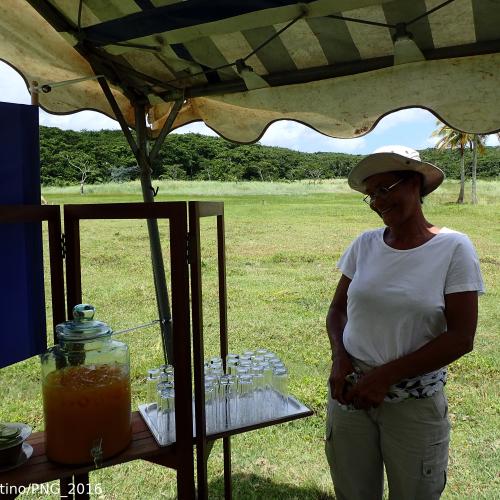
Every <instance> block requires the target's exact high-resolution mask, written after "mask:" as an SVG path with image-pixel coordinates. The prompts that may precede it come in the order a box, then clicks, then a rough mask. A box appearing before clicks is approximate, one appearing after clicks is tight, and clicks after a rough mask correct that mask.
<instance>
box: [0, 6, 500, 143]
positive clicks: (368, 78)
mask: <svg viewBox="0 0 500 500" xmlns="http://www.w3.org/2000/svg"><path fill="white" fill-rule="evenodd" d="M499 27H500V0H392V1H391V0H316V1H304V2H301V3H298V2H292V1H290V0H253V1H247V2H246V1H235V0H210V1H203V0H184V1H181V0H106V1H100V0H2V1H1V2H0V59H2V60H3V61H5V62H7V63H9V64H10V65H11V66H13V67H14V68H16V69H17V70H18V71H19V72H20V73H21V74H22V75H23V76H24V78H25V80H26V82H27V84H28V85H29V84H30V82H32V81H36V82H38V83H39V86H38V87H37V88H38V89H39V90H40V105H41V106H42V107H43V108H44V109H45V110H47V111H49V112H51V113H70V112H74V111H78V110H82V109H94V110H97V111H101V112H103V113H105V114H107V115H109V116H112V117H114V116H115V113H114V112H113V109H112V108H111V107H110V104H109V101H108V100H107V99H106V97H105V95H104V94H103V92H102V89H101V85H100V84H99V82H98V81H97V80H95V79H94V80H85V81H81V82H79V83H73V84H68V85H66V84H61V85H57V84H58V83H60V82H65V81H68V80H75V79H79V78H84V77H91V76H95V75H102V76H103V77H105V79H106V81H107V82H108V83H109V86H110V87H111V89H112V92H113V95H114V97H115V99H116V102H117V104H118V106H119V108H120V109H121V111H122V113H123V115H124V117H125V120H126V121H127V123H128V124H129V125H130V126H134V124H135V117H134V103H136V102H143V103H144V102H147V106H148V121H149V127H150V129H151V132H152V135H155V134H158V133H159V131H160V130H161V128H162V126H163V124H164V122H165V120H166V119H167V116H168V115H169V113H170V111H171V109H172V107H173V106H174V103H175V102H177V103H178V106H180V104H181V103H182V106H181V108H180V112H179V113H178V114H177V116H176V119H175V121H174V123H173V128H176V127H179V126H181V125H184V124H186V123H189V122H192V121H197V120H202V121H204V122H205V123H206V124H207V125H208V126H209V127H211V128H212V129H213V130H215V131H216V132H217V133H218V134H220V135H221V136H223V137H226V138H227V139H230V140H233V141H236V142H243V143H248V142H254V141H256V140H258V139H259V138H260V137H261V136H262V134H263V133H264V131H265V129H266V128H267V127H268V126H269V125H270V124H271V123H272V122H274V121H276V120H282V119H287V120H295V121H298V122H302V123H304V124H306V125H308V126H310V127H312V128H314V129H316V130H317V131H319V132H322V133H324V134H327V135H329V136H332V137H342V138H348V137H355V136H359V135H363V134H365V133H366V132H368V131H369V130H371V129H372V128H373V127H374V126H375V124H376V123H377V121H379V120H380V119H381V118H382V117H383V116H384V115H385V114H387V113H390V112H392V111H394V110H398V109H402V108H405V107H414V106H417V107H423V108H427V109H429V110H430V111H432V112H433V113H434V114H435V115H436V116H437V117H439V118H440V119H441V120H442V121H444V122H445V123H447V124H449V125H451V126H452V127H454V128H456V129H458V130H462V131H466V132H474V133H490V132H494V131H497V130H499V129H500V113H499V112H498V111H499V109H498V103H499V102H500V28H499ZM415 53H416V54H417V56H416V57H415ZM47 84H48V85H47ZM50 84H53V85H50ZM44 90H50V92H48V93H45V92H44ZM115 111H116V110H115Z"/></svg>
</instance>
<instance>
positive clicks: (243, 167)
mask: <svg viewBox="0 0 500 500" xmlns="http://www.w3.org/2000/svg"><path fill="white" fill-rule="evenodd" d="M420 154H421V156H422V159H423V160H425V161H429V162H431V163H434V164H436V165H438V166H439V167H440V168H442V169H443V170H444V171H445V173H446V175H447V177H448V178H452V179H459V178H460V156H459V153H458V151H449V150H446V151H439V150H436V149H432V148H429V149H424V150H422V151H420ZM361 157H362V156H361V155H351V154H346V153H301V152H298V151H293V150H290V149H286V148H280V147H271V146H262V145H260V144H252V145H241V144H234V143H231V142H228V141H226V140H224V139H221V138H218V137H211V136H205V135H200V134H171V135H170V136H169V137H168V138H167V139H166V141H165V143H164V144H163V146H162V148H161V150H160V153H159V155H158V158H157V161H156V162H155V164H154V165H153V166H152V168H153V172H152V177H153V178H154V179H177V180H181V179H182V180H186V179H187V180H189V179H197V180H221V181H247V180H257V181H276V180H289V181H293V180H301V179H311V180H319V179H332V178H339V177H346V176H347V174H348V172H349V170H350V169H351V168H352V167H353V166H354V165H355V164H356V163H357V162H358V161H359V160H360V158H361ZM40 160H41V178H42V184H43V185H68V184H77V183H79V182H81V180H82V175H83V174H85V176H86V179H85V182H86V183H89V184H97V183H103V182H113V181H115V182H121V181H128V180H134V179H136V178H138V177H139V170H138V168H137V163H136V160H135V158H134V156H133V154H132V152H131V150H130V148H129V146H128V143H127V142H126V140H125V138H124V136H123V134H122V132H121V131H119V130H101V131H85V130H84V131H80V132H75V131H71V130H61V129H58V128H55V127H40ZM471 163H472V155H471V153H470V152H468V151H467V152H466V153H465V164H466V170H467V172H470V168H471ZM499 173H500V147H487V148H486V149H485V152H484V153H483V154H482V155H481V156H480V157H479V158H478V168H477V176H478V177H479V178H495V177H497V176H498V175H499Z"/></svg>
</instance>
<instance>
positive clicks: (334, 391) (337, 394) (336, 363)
mask: <svg viewBox="0 0 500 500" xmlns="http://www.w3.org/2000/svg"><path fill="white" fill-rule="evenodd" d="M353 371H354V366H353V364H352V361H351V358H350V357H349V355H348V354H347V353H343V354H335V355H334V357H333V364H332V370H331V372H330V378H329V380H328V382H329V384H330V394H331V395H332V398H333V399H336V400H337V401H338V402H339V403H341V404H346V403H347V402H346V400H345V389H346V384H347V382H346V380H345V378H346V376H347V375H349V373H352V372H353Z"/></svg>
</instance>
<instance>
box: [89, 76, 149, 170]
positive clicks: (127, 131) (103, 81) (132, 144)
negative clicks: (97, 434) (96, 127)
mask: <svg viewBox="0 0 500 500" xmlns="http://www.w3.org/2000/svg"><path fill="white" fill-rule="evenodd" d="M97 81H98V82H99V85H100V86H101V88H102V91H103V92H104V95H105V96H106V99H107V100H108V102H109V105H110V106H111V109H112V110H113V113H114V114H115V116H116V119H117V120H118V123H119V124H120V127H121V129H122V131H123V133H124V135H125V138H126V139H127V142H128V143H129V145H130V148H131V149H132V152H133V153H134V156H135V157H136V159H137V162H139V148H138V147H137V143H136V142H135V140H134V138H133V136H132V133H131V132H130V129H129V128H128V125H127V122H126V120H125V117H124V116H123V113H122V110H121V109H120V106H118V103H117V102H116V99H115V96H114V95H113V92H111V89H110V88H109V85H108V82H107V81H106V79H105V78H98V79H97ZM136 121H137V117H136Z"/></svg>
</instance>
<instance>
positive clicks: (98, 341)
mask: <svg viewBox="0 0 500 500" xmlns="http://www.w3.org/2000/svg"><path fill="white" fill-rule="evenodd" d="M94 313H95V309H94V307H93V306H91V305H88V304H80V305H77V306H75V307H74V309H73V318H74V319H73V320H72V321H66V322H65V323H61V324H60V325H57V327H56V332H57V336H58V340H59V344H58V345H55V346H53V347H51V348H50V349H48V350H47V352H45V353H44V354H42V355H41V362H42V387H43V409H44V417H45V433H46V453H47V456H48V458H50V459H51V460H54V461H56V462H59V463H64V464H84V463H91V462H95V463H96V465H98V463H99V462H100V461H101V460H104V459H106V458H108V457H110V456H112V455H114V454H116V453H118V452H120V451H122V450H123V449H124V448H126V447H127V446H128V445H129V443H130V440H131V435H132V433H131V412H130V362H129V351H128V347H127V345H126V344H124V343H123V342H119V341H116V340H114V339H113V338H112V337H111V334H112V330H111V328H109V327H108V325H106V324H105V323H102V322H100V321H96V320H94V319H93V317H94Z"/></svg>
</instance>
